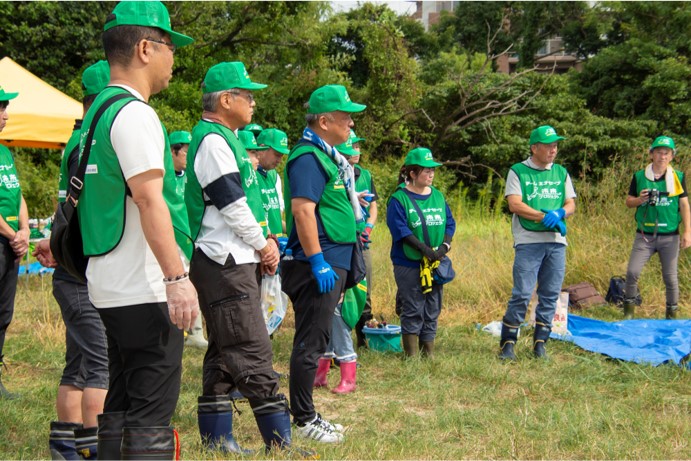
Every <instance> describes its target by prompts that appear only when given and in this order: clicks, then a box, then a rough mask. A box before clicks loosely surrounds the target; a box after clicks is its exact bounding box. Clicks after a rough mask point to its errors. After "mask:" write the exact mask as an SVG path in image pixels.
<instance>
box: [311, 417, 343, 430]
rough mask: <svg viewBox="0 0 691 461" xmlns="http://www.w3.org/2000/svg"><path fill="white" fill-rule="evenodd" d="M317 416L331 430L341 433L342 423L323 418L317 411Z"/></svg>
mask: <svg viewBox="0 0 691 461" xmlns="http://www.w3.org/2000/svg"><path fill="white" fill-rule="evenodd" d="M317 418H319V419H321V421H322V424H326V425H327V426H329V427H330V428H331V430H332V431H334V432H340V433H343V425H342V424H338V423H331V422H329V421H327V420H325V419H323V418H322V415H320V414H319V413H317Z"/></svg>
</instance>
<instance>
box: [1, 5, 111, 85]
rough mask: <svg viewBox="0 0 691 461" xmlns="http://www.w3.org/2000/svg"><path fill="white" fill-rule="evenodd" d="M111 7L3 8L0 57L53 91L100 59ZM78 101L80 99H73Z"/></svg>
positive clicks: (46, 6)
mask: <svg viewBox="0 0 691 461" xmlns="http://www.w3.org/2000/svg"><path fill="white" fill-rule="evenodd" d="M114 5H115V3H114V2H2V3H0V56H9V57H11V58H12V59H13V60H15V61H17V63H19V64H20V65H22V66H24V67H25V68H26V69H28V70H29V71H30V72H32V73H34V74H36V75H38V76H39V77H40V78H42V79H44V80H46V81H47V82H48V83H50V84H51V85H55V86H57V87H58V88H65V86H66V85H67V84H68V83H69V82H70V81H72V80H73V79H74V77H75V75H78V74H79V73H80V70H82V69H83V68H84V67H86V65H87V64H91V63H93V62H95V61H97V60H98V59H103V50H102V47H101V31H102V28H103V23H104V20H105V17H106V15H107V14H108V13H110V11H112V9H113V6H114ZM72 96H74V97H76V98H77V99H81V91H80V93H79V94H72Z"/></svg>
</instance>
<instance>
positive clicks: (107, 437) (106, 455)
mask: <svg viewBox="0 0 691 461" xmlns="http://www.w3.org/2000/svg"><path fill="white" fill-rule="evenodd" d="M124 425H125V412H124V411H113V412H110V413H101V414H100V415H98V439H97V442H96V443H97V448H96V450H97V452H98V459H121V458H122V453H121V452H120V447H121V445H122V427H123V426H124Z"/></svg>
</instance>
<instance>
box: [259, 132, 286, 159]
mask: <svg viewBox="0 0 691 461" xmlns="http://www.w3.org/2000/svg"><path fill="white" fill-rule="evenodd" d="M257 143H259V144H260V145H262V146H267V147H271V148H272V149H273V150H275V151H276V152H278V153H281V154H283V155H286V154H288V153H290V149H288V135H287V134H286V133H285V132H284V131H281V130H279V129H278V128H267V129H266V130H264V131H262V132H261V133H259V137H258V138H257Z"/></svg>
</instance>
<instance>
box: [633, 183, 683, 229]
mask: <svg viewBox="0 0 691 461" xmlns="http://www.w3.org/2000/svg"><path fill="white" fill-rule="evenodd" d="M675 171H676V170H675ZM676 173H677V175H678V176H679V181H682V182H683V181H684V173H682V172H681V171H676ZM635 177H636V189H637V190H636V192H637V195H640V194H641V191H642V190H643V189H657V190H659V191H663V192H667V183H666V182H665V180H664V179H663V180H661V181H651V180H649V179H648V178H646V177H645V170H640V171H637V172H636V174H635ZM656 221H657V222H656ZM680 222H681V213H679V196H678V195H677V196H674V197H670V196H669V195H667V196H661V197H660V200H659V202H658V204H657V205H655V206H650V205H646V204H644V205H641V206H639V207H638V208H636V225H637V226H638V230H640V231H642V232H646V233H649V234H652V233H655V231H657V233H658V234H674V233H675V232H677V230H678V229H679V223H680Z"/></svg>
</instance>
